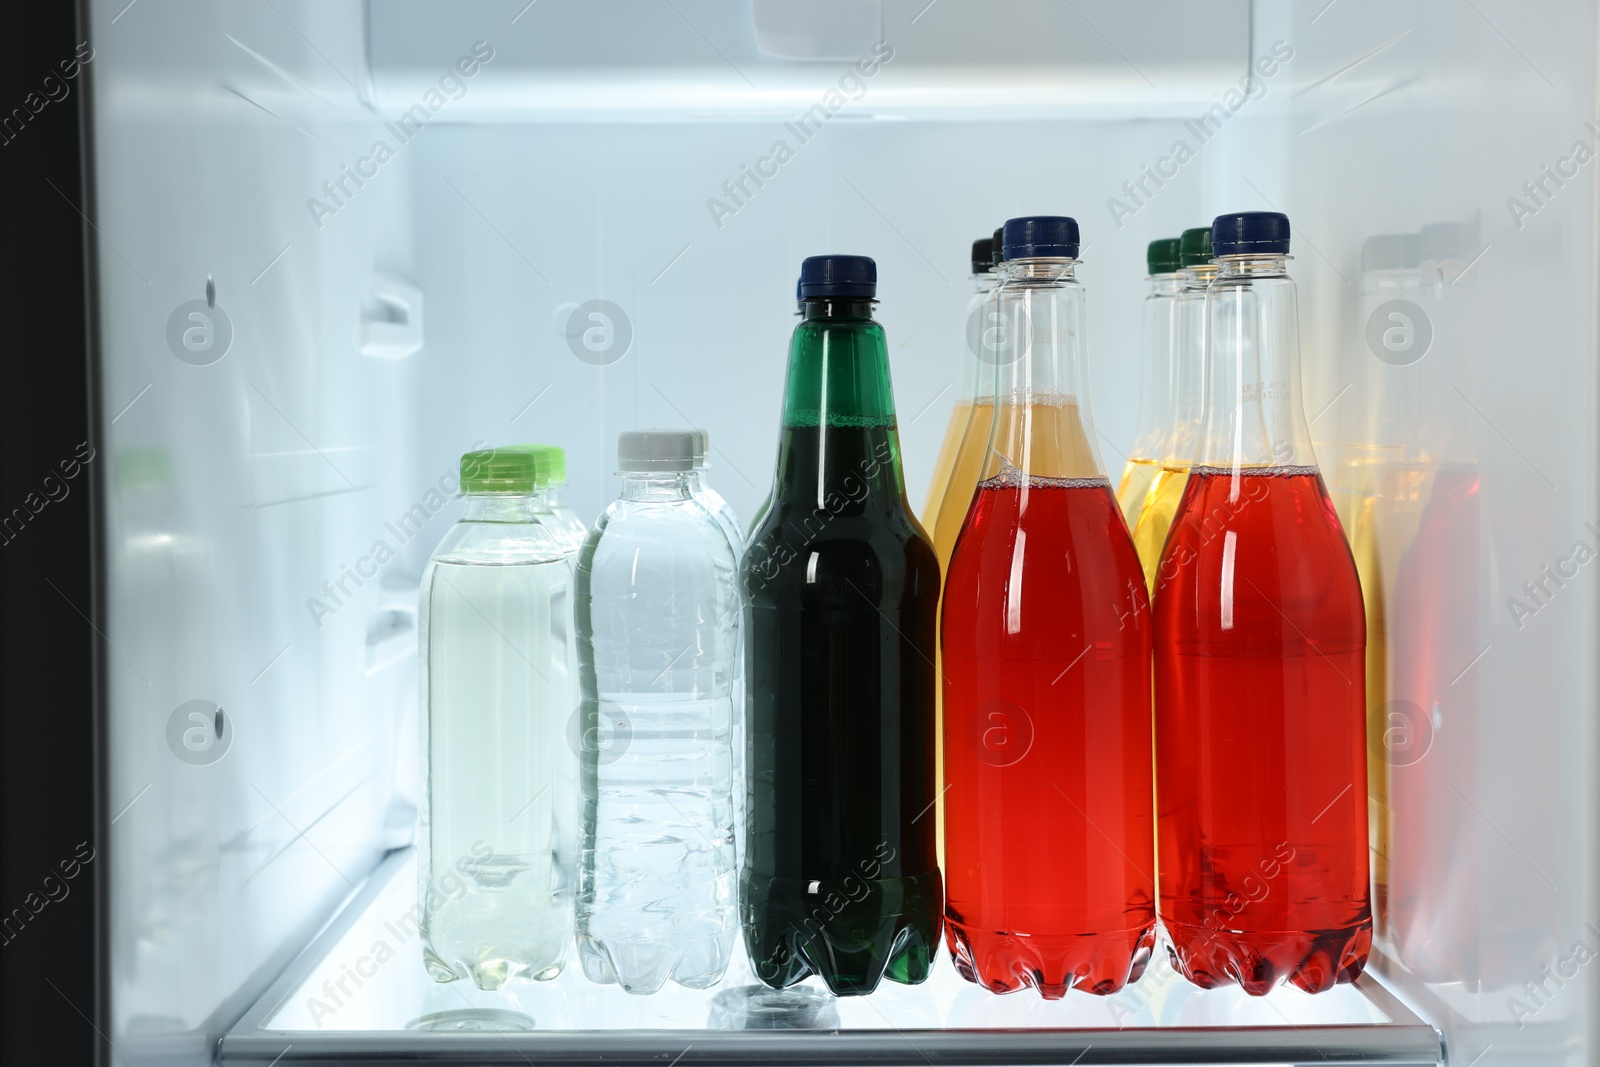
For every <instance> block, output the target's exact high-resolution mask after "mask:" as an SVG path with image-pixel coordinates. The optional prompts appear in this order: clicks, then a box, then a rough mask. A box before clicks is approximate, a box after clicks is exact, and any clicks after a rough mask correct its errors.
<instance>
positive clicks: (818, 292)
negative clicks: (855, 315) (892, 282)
mask: <svg viewBox="0 0 1600 1067" xmlns="http://www.w3.org/2000/svg"><path fill="white" fill-rule="evenodd" d="M877 295H878V265H877V264H876V263H874V262H873V261H872V257H871V256H807V257H806V259H805V262H804V263H801V264H800V296H801V299H809V298H811V297H814V296H818V297H830V296H832V297H844V298H847V299H848V298H855V299H857V300H870V299H872V298H873V297H874V296H877Z"/></svg>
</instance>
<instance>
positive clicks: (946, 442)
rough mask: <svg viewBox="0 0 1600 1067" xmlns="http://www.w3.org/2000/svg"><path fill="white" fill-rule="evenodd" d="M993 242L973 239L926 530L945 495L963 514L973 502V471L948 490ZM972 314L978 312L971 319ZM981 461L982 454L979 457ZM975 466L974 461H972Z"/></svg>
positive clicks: (974, 385)
mask: <svg viewBox="0 0 1600 1067" xmlns="http://www.w3.org/2000/svg"><path fill="white" fill-rule="evenodd" d="M994 250H995V244H994V240H993V238H989V237H980V238H978V239H977V240H976V241H974V242H972V274H971V275H970V276H969V277H968V279H967V283H968V285H969V286H970V287H971V289H972V295H971V296H970V297H969V298H968V299H967V310H966V314H964V315H963V316H962V317H961V323H962V343H961V353H962V358H961V379H962V392H961V395H960V396H958V397H957V398H956V404H955V407H954V408H952V409H951V411H950V421H949V422H948V423H946V424H945V428H944V437H943V439H942V440H941V441H940V442H939V452H938V455H937V456H935V457H934V461H933V477H932V478H931V479H930V480H929V482H928V496H927V503H926V504H924V505H923V508H922V525H923V528H924V529H926V530H927V531H928V532H929V533H933V532H935V531H936V530H937V529H938V527H939V512H940V510H941V509H942V508H943V507H944V502H945V498H946V497H947V496H949V497H951V498H952V499H951V503H952V505H954V506H958V507H960V508H961V513H962V514H963V515H965V514H966V508H967V505H968V504H970V503H971V502H972V486H973V485H975V484H976V471H975V470H974V471H973V476H972V477H971V478H962V479H960V484H958V485H956V486H955V491H954V492H953V493H952V492H951V489H950V487H951V480H950V475H951V473H952V471H953V470H954V469H955V465H956V456H957V455H958V453H959V451H960V446H961V442H962V439H963V438H964V437H965V435H966V430H967V424H968V423H969V422H971V421H972V409H973V405H974V404H975V403H976V402H977V397H978V393H979V392H980V389H981V385H980V382H979V379H980V377H981V371H982V368H983V363H982V362H981V361H980V360H979V358H978V343H981V339H982V336H983V331H984V329H985V328H986V327H987V323H985V322H984V321H983V318H982V311H981V310H980V309H981V308H982V307H983V305H984V302H985V301H986V300H987V299H988V297H989V294H990V293H992V292H994V287H995V285H996V284H997V280H998V279H997V275H996V274H995V273H994V267H995V260H996V259H997V258H998V257H996V256H995V254H994ZM974 316H978V317H977V318H976V319H974ZM978 458H979V460H980V461H981V459H982V457H981V456H980V457H978ZM973 466H974V467H976V464H974V465H973ZM938 548H939V545H938V540H937V537H936V538H935V541H934V550H935V551H937V550H938ZM948 559H949V557H948V555H941V556H940V558H939V563H940V565H941V566H943V565H944V563H945V562H947V560H948Z"/></svg>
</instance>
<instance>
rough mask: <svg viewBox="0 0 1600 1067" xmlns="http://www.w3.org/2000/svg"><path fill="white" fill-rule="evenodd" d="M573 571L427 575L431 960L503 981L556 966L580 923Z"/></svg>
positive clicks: (551, 568) (529, 565) (425, 817)
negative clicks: (576, 909)
mask: <svg viewBox="0 0 1600 1067" xmlns="http://www.w3.org/2000/svg"><path fill="white" fill-rule="evenodd" d="M571 598H572V571H571V568H570V566H569V565H568V563H567V562H566V561H565V560H563V559H555V560H542V561H537V562H518V563H505V564H486V563H460V562H441V561H437V560H436V561H434V562H432V563H430V564H429V565H428V571H427V574H426V576H425V577H424V580H423V592H422V610H423V616H424V619H423V627H424V629H423V635H424V641H423V644H422V654H423V657H424V663H423V675H422V677H423V686H424V689H423V698H424V705H423V715H424V729H425V731H426V734H425V744H426V749H425V756H426V760H425V767H424V775H425V781H424V784H423V795H424V801H423V809H422V847H423V856H422V860H423V862H422V866H421V871H422V877H423V878H424V879H425V880H424V882H423V885H422V912H423V914H422V916H421V927H422V932H423V943H424V961H425V963H426V965H427V969H428V973H429V974H430V975H431V976H432V977H433V978H434V980H435V981H440V982H450V981H455V980H456V979H459V978H471V979H472V981H473V982H474V983H475V984H476V985H477V986H478V987H479V988H480V989H498V988H499V987H500V986H502V985H504V984H505V982H506V981H507V980H508V979H510V978H513V977H532V978H538V979H549V978H553V977H555V976H556V975H557V974H559V973H560V972H561V967H562V964H563V961H564V958H565V954H566V947H567V942H568V940H569V938H570V937H571V936H572V926H573V882H574V880H575V879H574V877H573V875H574V873H575V870H574V860H575V855H574V852H573V845H574V836H575V835H574V825H573V822H574V819H573V815H574V812H573V810H572V803H573V797H574V793H575V785H576V783H575V781H574V777H575V776H574V774H573V770H574V767H575V764H576V760H575V759H574V758H572V754H571V751H570V749H569V747H568V744H567V739H566V732H567V723H568V719H569V717H570V713H571V710H572V707H571V702H570V698H571V693H572V689H573V682H572V670H571V668H572V665H573V650H572V648H571V643H570V634H571V631H570V625H569V623H568V622H567V621H566V620H568V619H569V618H570V613H571V610H572V608H571V603H572V599H571Z"/></svg>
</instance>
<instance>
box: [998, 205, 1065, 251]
mask: <svg viewBox="0 0 1600 1067" xmlns="http://www.w3.org/2000/svg"><path fill="white" fill-rule="evenodd" d="M1002 230H1003V231H1004V233H1003V241H1002V243H1003V246H1004V254H1005V257H1006V261H1007V262H1010V261H1011V260H1013V259H1077V258H1078V220H1077V219H1073V218H1068V217H1067V216H1065V215H1029V216H1026V217H1025V218H1020V219H1007V220H1006V224H1005V226H1003V227H1002Z"/></svg>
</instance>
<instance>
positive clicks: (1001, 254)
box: [989, 226, 1006, 269]
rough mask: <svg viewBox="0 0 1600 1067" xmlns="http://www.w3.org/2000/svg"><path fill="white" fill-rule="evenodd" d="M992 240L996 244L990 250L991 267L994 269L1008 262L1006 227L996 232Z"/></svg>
mask: <svg viewBox="0 0 1600 1067" xmlns="http://www.w3.org/2000/svg"><path fill="white" fill-rule="evenodd" d="M991 240H992V241H993V242H994V244H993V245H991V246H990V249H989V266H990V268H991V269H992V268H994V267H998V266H999V265H1000V264H1002V263H1004V262H1005V260H1006V242H1005V227H1004V226H1002V227H1000V228H999V229H997V230H995V231H994V237H992V238H991Z"/></svg>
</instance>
